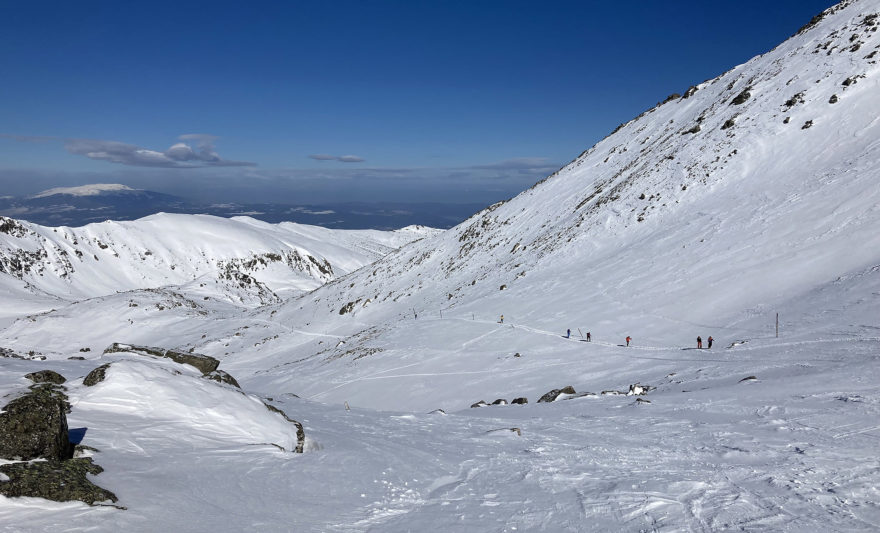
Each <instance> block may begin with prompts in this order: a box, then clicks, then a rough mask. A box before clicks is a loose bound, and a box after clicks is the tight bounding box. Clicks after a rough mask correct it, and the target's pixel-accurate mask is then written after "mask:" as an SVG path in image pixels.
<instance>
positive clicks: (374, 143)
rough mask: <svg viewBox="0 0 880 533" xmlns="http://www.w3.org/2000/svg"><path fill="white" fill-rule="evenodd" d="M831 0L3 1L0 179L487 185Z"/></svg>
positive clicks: (679, 86) (520, 172) (297, 191)
mask: <svg viewBox="0 0 880 533" xmlns="http://www.w3.org/2000/svg"><path fill="white" fill-rule="evenodd" d="M832 4H833V2H830V1H827V0H823V1H818V0H775V1H772V2H766V1H757V0H742V1H739V2H706V1H704V0H703V1H678V2H676V1H669V2H659V1H634V0H622V1H617V2H598V1H596V2H593V1H581V2H537V1H535V2H518V1H508V2H500V1H498V2H494V1H493V2H489V1H479V0H471V1H444V2H416V1H407V2H396V1H395V2H391V1H388V2H383V1H362V2H249V3H247V4H246V5H245V3H239V2H210V3H208V2H206V3H197V2H179V3H163V2H158V3H157V2H152V3H149V4H145V3H130V2H67V1H65V2H15V3H10V4H8V5H4V6H3V8H2V9H0V43H2V45H0V70H2V72H3V76H2V83H0V195H3V194H13V195H24V194H32V193H36V192H39V191H40V190H44V189H48V188H51V187H57V186H71V185H81V184H86V183H124V184H127V185H130V186H133V187H138V188H146V189H151V190H156V191H160V192H166V193H171V194H181V195H185V196H190V197H193V198H198V199H207V200H216V201H230V200H242V201H274V202H289V203H322V202H333V201H351V200H363V201H382V200H394V201H408V202H419V201H447V202H471V201H477V202H486V203H489V202H493V201H496V200H500V199H504V198H507V197H510V196H513V195H515V194H516V193H517V192H519V191H521V190H523V189H525V188H527V187H529V186H530V185H531V184H533V183H534V182H535V181H537V180H538V179H540V178H542V177H544V176H546V175H547V174H549V173H551V172H553V171H554V170H556V168H558V167H559V166H560V165H562V164H564V163H566V162H568V161H570V160H571V159H572V158H574V157H575V156H577V155H578V154H579V153H581V152H582V151H583V150H585V149H586V148H589V147H590V146H591V145H592V144H594V143H595V142H597V141H598V140H600V139H601V138H602V137H604V136H605V135H607V134H608V133H609V132H610V131H611V130H612V129H613V128H614V127H615V126H617V125H618V124H619V123H621V122H625V121H627V120H629V119H631V118H633V117H634V116H635V115H637V114H639V113H640V112H642V111H644V110H645V109H647V108H650V107H651V106H653V105H654V104H655V103H657V102H658V101H660V100H662V99H663V98H664V97H665V96H666V95H668V94H670V93H673V92H683V91H684V90H685V89H687V87H688V86H689V85H692V84H696V83H699V82H701V81H703V80H705V79H708V78H711V77H714V76H717V75H719V74H721V73H722V72H724V71H725V70H727V69H729V68H731V67H733V66H735V65H737V64H740V63H743V62H745V61H747V60H748V59H750V58H751V57H753V56H755V55H757V54H760V53H763V52H766V51H767V50H769V49H771V48H772V47H774V46H775V45H777V44H778V43H779V42H781V41H782V40H784V39H785V38H787V37H788V36H790V35H791V34H793V33H794V32H795V31H797V29H798V28H799V27H800V26H802V25H803V24H805V23H806V22H807V21H809V19H810V18H811V17H812V16H813V15H815V14H816V13H818V12H820V11H822V10H823V9H825V8H827V7H829V6H830V5H832Z"/></svg>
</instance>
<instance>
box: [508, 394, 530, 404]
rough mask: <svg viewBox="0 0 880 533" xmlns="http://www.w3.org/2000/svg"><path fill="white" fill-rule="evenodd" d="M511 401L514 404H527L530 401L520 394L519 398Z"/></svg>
mask: <svg viewBox="0 0 880 533" xmlns="http://www.w3.org/2000/svg"><path fill="white" fill-rule="evenodd" d="M510 403H511V404H512V405H525V404H527V403H529V399H528V398H526V397H525V396H520V397H519V398H514V399H513V400H511V401H510Z"/></svg>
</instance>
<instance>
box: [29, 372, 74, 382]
mask: <svg viewBox="0 0 880 533" xmlns="http://www.w3.org/2000/svg"><path fill="white" fill-rule="evenodd" d="M24 377H26V378H28V379H29V380H31V381H33V382H34V383H54V384H56V385H61V384H62V383H64V382H65V381H67V380H66V379H64V376H62V375H61V374H59V373H58V372H55V371H54V370H40V371H39V372H31V373H30V374H25V376H24Z"/></svg>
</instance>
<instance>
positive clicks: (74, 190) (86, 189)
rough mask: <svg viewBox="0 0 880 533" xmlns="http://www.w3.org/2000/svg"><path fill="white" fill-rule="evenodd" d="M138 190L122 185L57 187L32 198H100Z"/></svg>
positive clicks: (99, 184)
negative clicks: (109, 193)
mask: <svg viewBox="0 0 880 533" xmlns="http://www.w3.org/2000/svg"><path fill="white" fill-rule="evenodd" d="M138 190H139V189H132V188H131V187H129V186H127V185H122V184H120V183H92V184H90V185H80V186H79V187H55V188H53V189H47V190H45V191H43V192H40V193H37V194H35V195H33V196H32V197H31V198H45V197H47V196H55V195H56V194H67V195H70V196H98V195H99V194H102V193H105V192H118V191H138Z"/></svg>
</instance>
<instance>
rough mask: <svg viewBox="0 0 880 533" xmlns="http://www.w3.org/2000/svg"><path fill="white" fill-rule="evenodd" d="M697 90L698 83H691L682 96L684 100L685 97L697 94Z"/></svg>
mask: <svg viewBox="0 0 880 533" xmlns="http://www.w3.org/2000/svg"><path fill="white" fill-rule="evenodd" d="M697 90H698V89H697V86H696V85H691V86H690V87H688V90H686V91H685V92H684V94H683V95H682V96H681V98H682V100H684V99H685V98H690V97H691V96H693V95H694V94H696V92H697Z"/></svg>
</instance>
